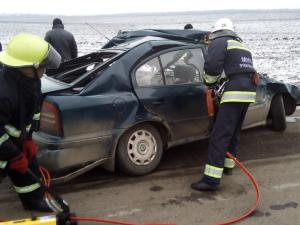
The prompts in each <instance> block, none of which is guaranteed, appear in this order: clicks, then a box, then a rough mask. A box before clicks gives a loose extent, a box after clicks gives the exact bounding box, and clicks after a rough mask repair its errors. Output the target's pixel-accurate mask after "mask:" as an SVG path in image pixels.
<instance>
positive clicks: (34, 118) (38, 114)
mask: <svg viewBox="0 0 300 225" xmlns="http://www.w3.org/2000/svg"><path fill="white" fill-rule="evenodd" d="M40 118H41V113H36V114H34V115H33V118H32V119H33V120H40Z"/></svg>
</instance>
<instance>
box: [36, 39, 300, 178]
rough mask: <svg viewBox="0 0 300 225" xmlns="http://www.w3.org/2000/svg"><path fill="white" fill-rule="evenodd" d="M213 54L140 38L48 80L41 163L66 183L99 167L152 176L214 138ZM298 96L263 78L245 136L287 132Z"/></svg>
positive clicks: (69, 65) (74, 63)
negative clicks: (209, 66) (208, 82)
mask: <svg viewBox="0 0 300 225" xmlns="http://www.w3.org/2000/svg"><path fill="white" fill-rule="evenodd" d="M205 54H206V46H205V44H202V43H190V42H186V41H182V40H170V39H165V38H161V37H151V36H150V37H149V36H147V37H138V38H135V39H133V40H130V41H126V42H124V43H121V44H117V45H115V46H112V47H110V48H105V49H101V50H99V51H97V52H93V53H90V54H88V55H85V56H81V57H78V58H76V59H73V60H71V61H68V62H66V63H63V64H62V65H61V67H60V68H59V69H57V70H56V71H51V77H49V76H44V78H43V80H42V91H43V95H44V100H43V104H42V110H41V121H40V131H39V132H36V133H35V134H34V139H35V140H36V141H37V143H38V145H39V147H40V154H39V161H40V163H41V164H42V165H43V166H45V167H46V168H47V169H49V170H50V171H51V172H53V173H56V174H64V175H63V176H61V177H60V178H59V179H58V181H67V180H69V179H72V178H73V177H75V176H78V175H79V174H82V173H84V172H86V171H88V170H90V169H92V168H94V167H96V166H99V165H102V166H103V167H104V168H106V169H108V170H110V171H114V170H115V169H116V168H118V169H120V170H121V171H123V172H125V173H127V174H130V175H144V174H147V173H150V172H151V171H153V170H154V169H155V168H156V167H157V166H158V164H159V163H160V161H161V158H162V155H163V151H164V150H165V149H167V148H170V147H172V146H176V145H180V144H184V143H189V142H192V141H195V140H200V139H204V138H207V137H208V129H209V117H208V113H207V106H206V94H205V93H206V92H205V90H206V87H205V85H204V84H203V81H202V74H203V73H204V70H203V67H204V56H205ZM298 96H299V90H298V88H297V87H296V86H293V85H290V84H284V83H281V82H277V81H275V80H272V79H270V78H268V77H267V76H262V79H261V83H260V86H259V87H258V89H257V96H256V103H253V104H251V105H250V107H249V110H248V113H247V116H246V119H245V122H244V127H243V128H244V129H246V128H250V127H254V126H260V125H265V124H267V125H269V126H270V127H271V128H272V129H274V130H276V131H284V129H285V128H286V118H285V117H286V115H290V114H292V113H293V112H294V111H295V109H296V105H299V103H300V101H299V97H298Z"/></svg>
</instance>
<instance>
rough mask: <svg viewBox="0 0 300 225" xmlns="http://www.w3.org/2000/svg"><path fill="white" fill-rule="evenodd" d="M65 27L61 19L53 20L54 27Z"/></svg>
mask: <svg viewBox="0 0 300 225" xmlns="http://www.w3.org/2000/svg"><path fill="white" fill-rule="evenodd" d="M59 24H60V25H63V23H62V20H61V19H60V18H55V19H54V20H53V26H55V25H59Z"/></svg>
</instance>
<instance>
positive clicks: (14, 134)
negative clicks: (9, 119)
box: [4, 125, 21, 138]
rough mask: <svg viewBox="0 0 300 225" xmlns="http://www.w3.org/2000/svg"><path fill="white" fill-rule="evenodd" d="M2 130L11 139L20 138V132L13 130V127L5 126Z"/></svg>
mask: <svg viewBox="0 0 300 225" xmlns="http://www.w3.org/2000/svg"><path fill="white" fill-rule="evenodd" d="M4 128H5V130H6V132H7V133H8V134H9V135H10V136H12V137H15V138H18V137H20V136H21V131H20V130H18V129H17V128H15V127H14V126H11V125H5V126H4Z"/></svg>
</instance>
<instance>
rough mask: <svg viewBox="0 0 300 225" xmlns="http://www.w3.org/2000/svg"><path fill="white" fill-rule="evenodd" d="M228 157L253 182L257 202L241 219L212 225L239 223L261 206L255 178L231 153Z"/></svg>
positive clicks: (237, 218)
mask: <svg viewBox="0 0 300 225" xmlns="http://www.w3.org/2000/svg"><path fill="white" fill-rule="evenodd" d="M226 155H227V156H228V157H229V158H231V159H232V160H233V161H234V162H235V163H236V164H237V165H238V166H239V167H240V169H241V170H242V171H243V172H244V173H245V174H246V175H247V176H248V177H249V179H250V180H251V182H252V185H253V187H254V189H255V191H256V201H255V203H254V205H253V206H252V207H251V208H250V209H249V210H248V211H246V212H245V213H244V214H243V215H241V216H239V217H236V218H233V219H231V220H228V221H226V222H221V223H216V224H212V225H227V224H233V223H237V222H239V221H241V220H243V219H245V218H246V217H247V216H249V215H251V213H253V212H254V211H255V210H256V208H257V206H258V204H259V201H260V190H259V187H258V184H257V182H256V180H255V178H254V176H253V175H252V174H251V173H250V171H249V170H248V169H247V168H246V167H245V166H244V165H243V164H242V163H241V162H240V161H238V160H237V158H236V157H234V156H233V155H232V154H230V153H229V152H227V153H226Z"/></svg>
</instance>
